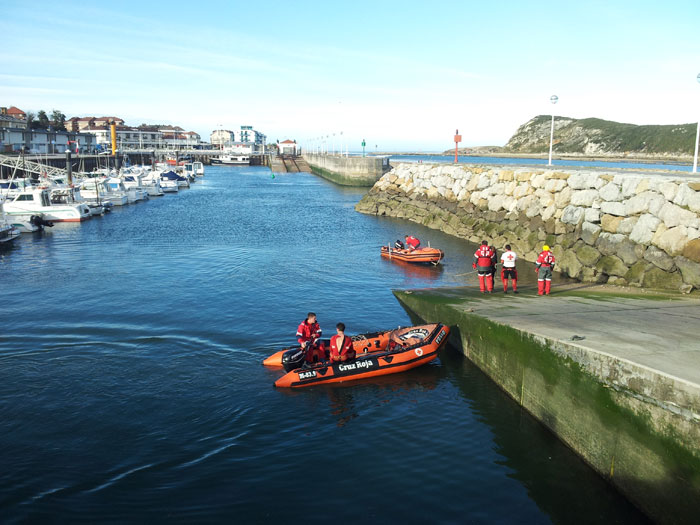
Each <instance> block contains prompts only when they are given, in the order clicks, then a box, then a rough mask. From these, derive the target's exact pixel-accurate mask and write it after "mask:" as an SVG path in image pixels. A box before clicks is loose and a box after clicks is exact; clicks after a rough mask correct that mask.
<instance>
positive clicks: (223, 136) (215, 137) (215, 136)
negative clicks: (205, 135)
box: [209, 129, 234, 146]
mask: <svg viewBox="0 0 700 525" xmlns="http://www.w3.org/2000/svg"><path fill="white" fill-rule="evenodd" d="M209 141H210V142H211V143H212V144H213V145H216V146H229V145H230V144H231V143H232V142H233V141H234V133H233V131H230V130H228V129H215V130H214V131H212V132H211V135H210V136H209Z"/></svg>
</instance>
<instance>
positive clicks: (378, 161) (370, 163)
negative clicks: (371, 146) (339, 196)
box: [303, 153, 391, 186]
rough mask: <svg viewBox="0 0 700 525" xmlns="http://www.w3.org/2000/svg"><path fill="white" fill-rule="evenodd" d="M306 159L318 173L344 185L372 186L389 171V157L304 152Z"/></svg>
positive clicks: (313, 170) (312, 169)
mask: <svg viewBox="0 0 700 525" xmlns="http://www.w3.org/2000/svg"><path fill="white" fill-rule="evenodd" d="M303 157H304V160H306V162H307V163H308V165H309V167H310V168H311V171H312V172H313V173H315V174H316V175H320V176H321V177H323V178H325V179H328V180H330V181H332V182H335V183H336V184H340V185H342V186H372V185H374V183H375V182H377V181H378V180H379V179H380V178H381V176H382V175H384V173H386V172H387V171H389V169H391V167H390V166H389V162H388V161H389V159H388V158H387V157H344V156H343V155H318V154H314V153H304V155H303Z"/></svg>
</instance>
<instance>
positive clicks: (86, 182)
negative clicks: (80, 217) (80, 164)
mask: <svg viewBox="0 0 700 525" xmlns="http://www.w3.org/2000/svg"><path fill="white" fill-rule="evenodd" d="M80 195H82V196H83V198H84V199H85V200H86V201H87V202H89V203H94V204H101V205H102V206H104V207H105V209H107V210H109V209H110V208H111V207H112V206H124V205H125V204H128V203H129V198H128V197H127V195H126V193H124V192H120V191H118V190H114V191H110V189H109V188H108V187H107V185H106V184H105V180H104V179H102V178H99V177H95V178H90V179H83V180H82V182H81V183H80Z"/></svg>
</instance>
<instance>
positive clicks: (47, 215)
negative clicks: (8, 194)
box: [5, 188, 90, 222]
mask: <svg viewBox="0 0 700 525" xmlns="http://www.w3.org/2000/svg"><path fill="white" fill-rule="evenodd" d="M5 213H7V215H8V216H9V217H10V219H12V216H13V215H21V216H26V215H36V214H41V216H42V217H43V218H44V219H45V220H47V221H54V222H81V221H84V220H86V219H89V218H90V208H89V207H88V205H87V204H84V203H74V204H54V203H52V202H51V194H50V193H49V190H48V189H46V188H32V189H27V190H24V191H23V192H21V193H20V194H19V195H17V196H16V197H15V198H14V199H13V200H11V201H7V202H6V203H5Z"/></svg>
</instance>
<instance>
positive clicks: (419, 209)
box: [356, 163, 700, 293]
mask: <svg viewBox="0 0 700 525" xmlns="http://www.w3.org/2000/svg"><path fill="white" fill-rule="evenodd" d="M356 210H357V211H360V212H363V213H369V214H376V215H389V216H393V217H400V218H406V219H408V220H411V221H414V222H417V223H420V224H423V225H425V226H428V227H430V228H434V229H439V230H442V231H444V232H446V233H449V234H451V235H455V236H458V237H462V238H464V239H468V240H469V241H471V242H475V243H478V242H480V241H481V240H482V239H488V240H489V241H490V242H491V243H492V244H493V245H494V246H496V247H497V248H498V249H499V250H502V249H503V246H504V245H505V244H507V243H509V244H511V246H512V247H513V249H514V250H515V251H516V252H517V253H518V255H519V257H521V258H522V259H524V260H526V261H535V260H536V258H537V255H538V253H539V251H540V250H541V247H542V245H543V244H548V245H549V246H551V247H552V251H553V252H554V254H555V255H556V257H557V262H558V264H557V269H558V270H559V271H561V272H562V273H564V274H566V275H568V276H570V277H573V278H575V279H579V280H582V281H585V282H595V283H608V284H614V285H622V286H635V287H644V288H660V289H666V290H680V291H682V292H686V293H688V292H690V291H691V290H692V289H693V288H700V178H698V177H695V178H693V177H692V176H682V175H681V176H679V175H677V174H669V173H658V172H650V173H642V172H624V173H623V172H617V171H602V170H601V171H597V170H562V169H532V168H515V169H514V168H511V167H509V168H506V167H496V166H488V167H486V166H455V165H448V166H445V165H428V164H408V163H405V164H399V165H397V166H396V167H395V168H394V169H392V170H391V171H390V172H388V173H386V174H385V175H384V176H382V177H381V178H380V179H379V180H378V181H377V183H376V184H375V185H374V186H373V187H372V189H371V190H370V191H369V192H368V193H367V195H365V196H364V197H363V198H362V200H361V201H360V202H359V203H358V204H357V206H356Z"/></svg>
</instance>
